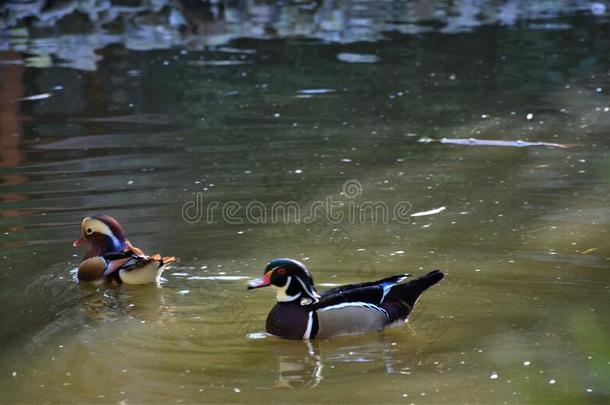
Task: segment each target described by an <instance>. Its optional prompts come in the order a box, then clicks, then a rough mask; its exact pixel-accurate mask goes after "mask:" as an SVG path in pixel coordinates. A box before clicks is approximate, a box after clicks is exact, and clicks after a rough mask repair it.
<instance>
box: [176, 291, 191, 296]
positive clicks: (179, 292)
mask: <svg viewBox="0 0 610 405" xmlns="http://www.w3.org/2000/svg"><path fill="white" fill-rule="evenodd" d="M190 292H191V291H190V290H180V291H178V295H186V294H188V293H190Z"/></svg>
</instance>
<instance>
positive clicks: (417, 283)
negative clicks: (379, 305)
mask: <svg viewBox="0 0 610 405" xmlns="http://www.w3.org/2000/svg"><path fill="white" fill-rule="evenodd" d="M444 276H445V274H444V273H443V272H442V271H440V270H434V271H431V272H430V273H428V274H426V275H425V276H421V277H418V278H416V279H415V280H412V281H409V282H408V283H405V284H397V285H395V286H393V287H392V288H391V289H390V291H389V292H388V294H387V296H386V297H385V299H384V304H383V307H384V308H385V309H386V311H388V315H389V317H390V322H394V321H398V320H404V319H406V318H407V316H408V315H409V313H410V312H411V310H412V309H413V307H414V306H415V303H416V302H417V299H418V298H419V297H420V296H421V294H422V293H423V292H424V291H426V290H427V289H428V288H430V287H432V286H433V285H434V284H436V283H438V282H439V281H441V280H442V279H443V277H444Z"/></svg>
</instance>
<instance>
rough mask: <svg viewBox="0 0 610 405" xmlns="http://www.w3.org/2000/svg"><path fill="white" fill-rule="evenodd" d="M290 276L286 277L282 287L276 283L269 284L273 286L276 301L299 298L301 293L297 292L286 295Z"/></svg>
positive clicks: (288, 300)
mask: <svg viewBox="0 0 610 405" xmlns="http://www.w3.org/2000/svg"><path fill="white" fill-rule="evenodd" d="M291 279H292V277H288V279H287V280H286V284H284V285H283V286H282V287H278V286H276V285H273V284H272V285H271V287H273V288H274V289H275V299H276V300H277V301H278V302H290V301H294V300H296V299H297V298H299V297H300V296H301V293H298V294H296V295H288V294H286V290H288V287H290V281H291Z"/></svg>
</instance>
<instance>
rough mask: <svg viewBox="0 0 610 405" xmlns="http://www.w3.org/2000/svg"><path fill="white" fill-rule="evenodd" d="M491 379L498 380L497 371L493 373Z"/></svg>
mask: <svg viewBox="0 0 610 405" xmlns="http://www.w3.org/2000/svg"><path fill="white" fill-rule="evenodd" d="M489 378H490V379H492V380H497V379H498V373H496V372H495V371H494V372H493V373H491V375H490V376H489Z"/></svg>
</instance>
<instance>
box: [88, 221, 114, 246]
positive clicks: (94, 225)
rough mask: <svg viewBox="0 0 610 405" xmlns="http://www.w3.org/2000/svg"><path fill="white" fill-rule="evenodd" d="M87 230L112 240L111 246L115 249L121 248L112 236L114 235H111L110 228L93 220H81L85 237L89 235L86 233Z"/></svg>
mask: <svg viewBox="0 0 610 405" xmlns="http://www.w3.org/2000/svg"><path fill="white" fill-rule="evenodd" d="M88 228H90V229H91V230H92V231H93V232H97V233H101V234H102V235H106V236H108V237H109V238H110V239H112V244H113V245H114V246H115V247H118V246H121V242H119V240H118V239H117V238H116V236H114V233H112V230H111V229H110V227H109V226H108V225H106V224H105V223H103V222H102V221H100V220H97V219H93V218H85V219H84V220H83V232H85V234H86V235H90V234H88V233H87V229H88Z"/></svg>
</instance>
